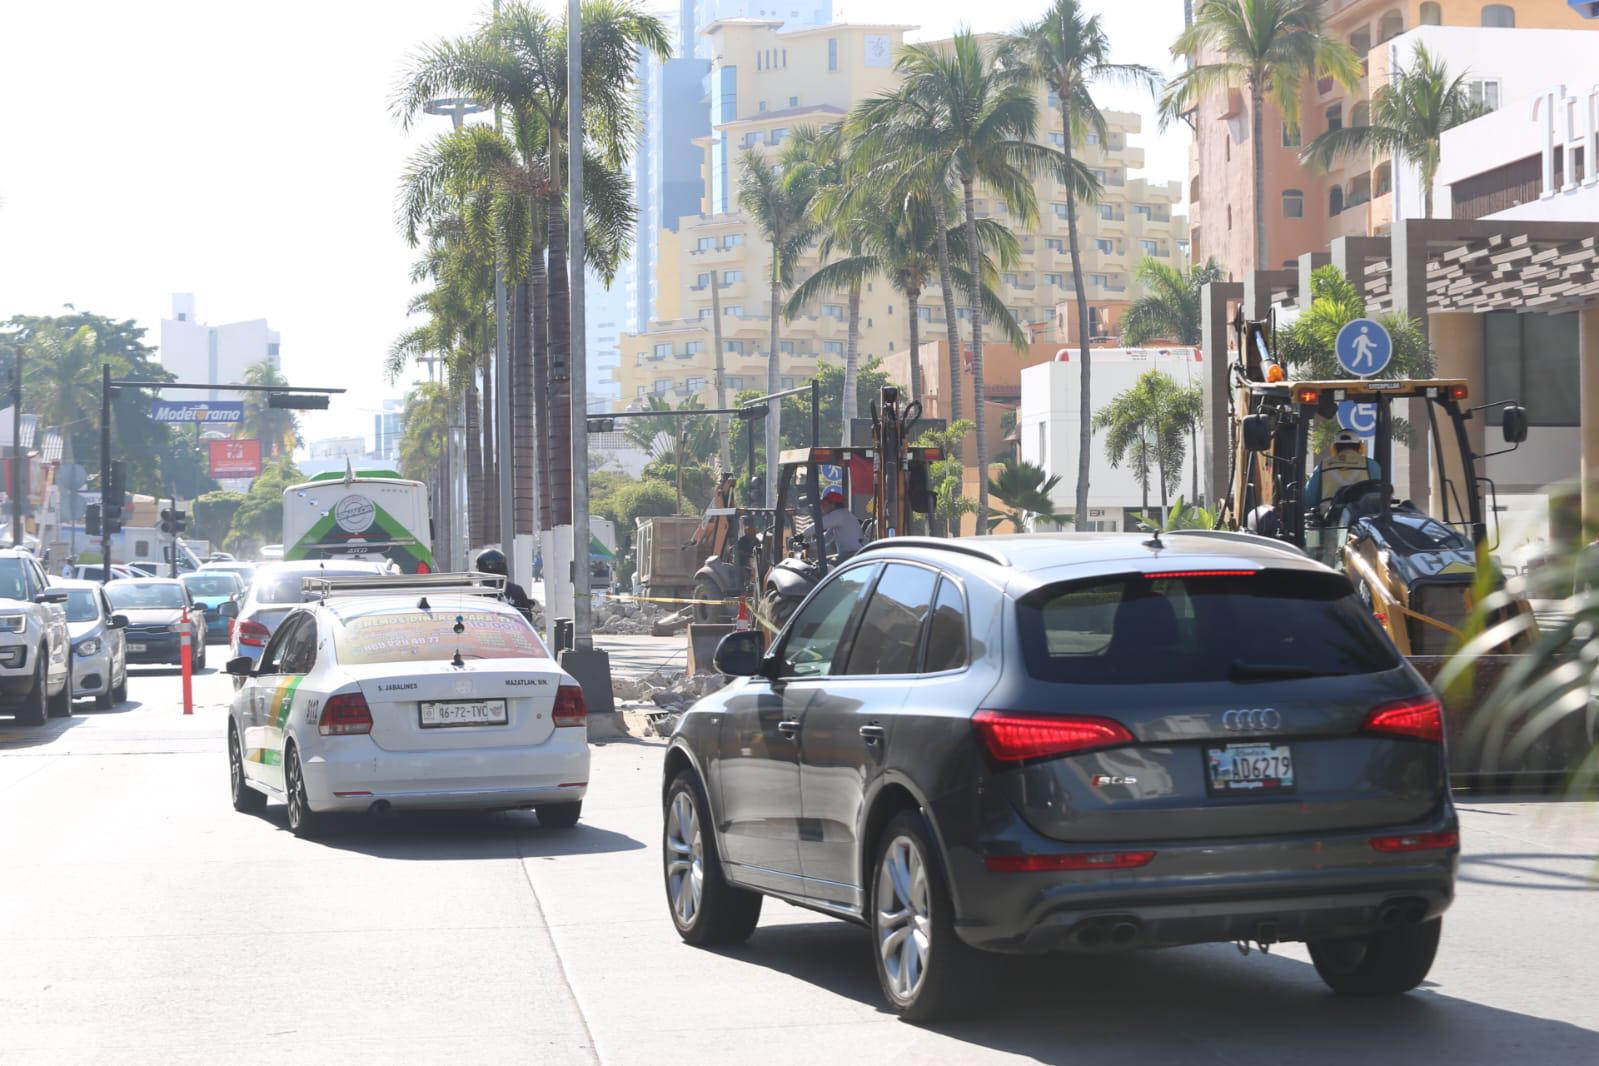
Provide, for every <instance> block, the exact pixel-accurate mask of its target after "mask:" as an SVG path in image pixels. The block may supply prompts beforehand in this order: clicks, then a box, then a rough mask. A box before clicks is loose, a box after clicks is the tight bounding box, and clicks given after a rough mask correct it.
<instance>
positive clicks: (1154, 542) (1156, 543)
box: [1144, 529, 1166, 551]
mask: <svg viewBox="0 0 1599 1066" xmlns="http://www.w3.org/2000/svg"><path fill="white" fill-rule="evenodd" d="M1144 547H1146V548H1153V549H1154V550H1155V551H1160V550H1161V549H1162V548H1164V547H1166V542H1165V541H1163V540H1161V539H1160V530H1158V529H1152V530H1150V531H1149V539H1148V540H1146V541H1144Z"/></svg>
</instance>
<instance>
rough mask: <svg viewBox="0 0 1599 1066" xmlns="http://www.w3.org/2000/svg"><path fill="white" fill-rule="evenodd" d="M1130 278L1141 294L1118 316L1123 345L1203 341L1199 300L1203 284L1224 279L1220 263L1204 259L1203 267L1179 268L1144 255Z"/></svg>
mask: <svg viewBox="0 0 1599 1066" xmlns="http://www.w3.org/2000/svg"><path fill="white" fill-rule="evenodd" d="M1133 275H1134V277H1136V278H1137V279H1138V282H1139V284H1141V285H1142V286H1143V287H1144V294H1143V295H1142V296H1140V297H1139V298H1138V299H1136V300H1134V301H1133V302H1132V303H1131V304H1130V305H1128V308H1127V313H1126V314H1125V315H1123V316H1122V321H1121V327H1122V343H1123V344H1126V345H1128V346H1129V347H1134V348H1136V347H1139V346H1141V345H1144V344H1147V343H1149V342H1150V341H1152V340H1157V339H1169V340H1172V341H1174V342H1176V343H1177V344H1192V345H1197V344H1201V343H1203V342H1204V322H1203V318H1202V314H1201V309H1202V306H1203V305H1202V304H1201V302H1200V301H1201V298H1202V296H1203V291H1204V288H1205V286H1206V285H1207V284H1209V283H1210V282H1213V281H1221V280H1223V279H1224V278H1226V277H1227V272H1226V271H1225V270H1223V269H1222V267H1221V264H1220V263H1218V262H1216V260H1215V259H1207V260H1206V261H1205V263H1204V265H1203V266H1191V267H1187V268H1183V267H1176V266H1172V265H1171V264H1169V263H1163V262H1161V261H1160V260H1158V259H1153V258H1151V257H1149V256H1147V255H1146V256H1145V257H1144V258H1142V259H1140V260H1139V261H1138V266H1137V267H1135V268H1134V270H1133Z"/></svg>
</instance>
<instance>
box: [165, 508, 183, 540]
mask: <svg viewBox="0 0 1599 1066" xmlns="http://www.w3.org/2000/svg"><path fill="white" fill-rule="evenodd" d="M187 528H189V516H188V515H187V514H185V513H184V512H182V511H175V510H173V509H172V508H167V509H166V510H164V511H162V512H161V532H162V533H165V534H166V535H167V536H169V537H172V536H176V535H177V534H179V533H182V532H183V531H184V530H185V529H187Z"/></svg>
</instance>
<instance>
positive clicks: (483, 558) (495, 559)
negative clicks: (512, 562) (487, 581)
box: [477, 548, 505, 577]
mask: <svg viewBox="0 0 1599 1066" xmlns="http://www.w3.org/2000/svg"><path fill="white" fill-rule="evenodd" d="M477 569H478V572H479V573H481V574H499V575H500V576H501V577H504V576H505V553H504V552H502V551H501V550H500V549H498V548H484V549H483V550H482V551H480V552H478V553H477Z"/></svg>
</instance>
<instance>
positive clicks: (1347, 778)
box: [662, 533, 1459, 1020]
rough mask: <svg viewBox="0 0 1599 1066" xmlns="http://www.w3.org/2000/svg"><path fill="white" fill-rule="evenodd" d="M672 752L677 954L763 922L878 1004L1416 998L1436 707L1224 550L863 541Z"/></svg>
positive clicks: (1445, 883)
mask: <svg viewBox="0 0 1599 1066" xmlns="http://www.w3.org/2000/svg"><path fill="white" fill-rule="evenodd" d="M717 664H718V667H719V668H720V669H721V670H722V672H724V673H726V674H730V675H735V678H736V679H735V680H734V681H733V682H732V683H731V684H730V685H728V686H727V687H726V688H724V689H722V690H721V691H719V692H716V693H714V694H713V695H711V696H708V697H706V698H705V699H703V700H701V701H700V702H699V703H697V704H695V705H694V706H693V707H692V708H691V709H690V710H689V711H688V712H687V713H686V714H685V715H684V716H683V718H682V720H681V722H680V723H679V725H678V727H677V729H676V731H675V733H674V735H673V737H672V740H671V743H670V746H669V748H668V750H667V755H666V760H665V777H664V782H663V801H664V814H665V818H664V822H665V824H664V828H663V840H662V851H663V862H664V868H665V869H664V873H665V881H666V895H667V902H668V905H669V909H670V912H671V916H672V921H673V922H674V923H675V924H676V926H677V930H678V932H679V934H680V935H681V936H682V938H683V939H684V940H686V941H688V942H689V943H691V944H698V945H711V944H719V943H729V942H734V941H739V940H743V939H744V938H746V937H748V936H749V935H750V933H751V931H752V930H753V929H754V927H755V925H756V922H757V921H758V920H759V916H760V909H761V902H762V899H763V898H764V897H765V896H776V897H779V898H781V899H783V900H786V901H788V902H790V903H795V904H798V905H800V906H803V907H809V908H812V909H815V910H817V911H821V912H824V913H826V914H831V915H835V916H837V917H840V918H844V919H847V920H849V921H853V922H858V923H860V924H862V925H865V926H867V927H868V928H869V929H870V930H871V933H872V936H873V937H874V940H875V943H876V946H877V950H876V951H874V952H873V956H874V958H875V959H876V966H877V974H878V978H879V980H880V982H881V984H882V988H883V994H884V997H885V999H886V1000H887V1002H888V1005H889V1007H890V1008H891V1009H892V1010H894V1011H896V1012H898V1013H900V1014H902V1015H903V1016H905V1017H906V1018H907V1019H911V1020H930V1019H934V1018H938V1017H941V1016H946V1015H948V1014H950V1013H951V1012H953V1011H955V1010H957V1009H959V1008H960V1007H961V1006H963V1005H964V1004H966V1003H967V1002H969V998H968V997H967V995H966V990H965V989H963V987H962V986H963V982H964V981H965V980H966V979H967V978H969V977H970V975H971V972H972V967H971V966H970V965H969V963H970V961H971V953H972V952H973V951H976V950H981V951H985V952H1002V953H1042V952H1055V951H1075V952H1104V951H1121V950H1128V949H1135V948H1154V947H1171V946H1176V945H1183V944H1197V943H1205V942H1212V941H1235V942H1243V943H1250V942H1254V943H1258V944H1261V945H1270V944H1272V943H1276V942H1281V941H1305V942H1307V944H1308V946H1309V950H1310V954H1311V958H1312V959H1313V961H1314V962H1315V966H1316V969H1317V971H1318V972H1319V973H1320V975H1321V976H1322V978H1323V980H1325V981H1326V983H1327V984H1328V985H1329V986H1331V987H1332V988H1333V989H1334V990H1336V991H1338V992H1341V993H1347V994H1353V995H1393V994H1398V993H1402V992H1406V991H1409V990H1410V989H1412V988H1414V987H1415V986H1416V985H1417V984H1419V983H1420V982H1421V980H1422V978H1423V977H1424V976H1425V975H1426V973H1427V970H1428V968H1429V967H1430V966H1431V964H1432V959H1433V955H1434V953H1435V952H1436V950H1437V946H1438V935H1439V929H1440V926H1441V918H1440V916H1441V915H1442V914H1443V912H1444V910H1445V909H1446V908H1447V907H1448V906H1449V904H1450V902H1451V900H1452V898H1453V895H1454V879H1455V872H1456V867H1457V864H1458V860H1459V833H1458V823H1457V821H1456V816H1455V811H1454V808H1453V807H1452V805H1451V803H1450V798H1449V789H1448V778H1447V771H1446V762H1445V757H1444V748H1443V723H1442V719H1441V710H1440V708H1439V705H1438V702H1437V700H1436V699H1435V698H1434V696H1433V694H1432V692H1431V691H1430V690H1429V688H1428V687H1427V685H1426V683H1425V682H1424V681H1423V680H1422V679H1421V677H1420V676H1419V675H1418V674H1417V673H1416V672H1415V671H1414V670H1413V669H1411V667H1410V666H1409V665H1408V664H1407V663H1406V662H1405V661H1404V660H1403V659H1402V658H1401V657H1400V656H1399V655H1398V654H1397V653H1396V652H1395V650H1394V648H1393V646H1392V644H1390V643H1389V641H1388V639H1387V637H1386V636H1385V635H1384V634H1383V633H1382V631H1381V630H1380V629H1379V628H1378V627H1377V625H1376V623H1375V622H1374V621H1373V619H1372V617H1371V615H1370V613H1369V609H1367V608H1365V607H1364V606H1363V605H1362V604H1361V602H1360V600H1359V598H1358V597H1357V595H1356V594H1355V592H1354V590H1353V589H1352V588H1351V586H1350V584H1349V582H1348V581H1347V580H1346V579H1345V578H1344V577H1342V576H1341V575H1339V574H1337V573H1335V572H1334V571H1332V570H1329V569H1327V568H1326V567H1324V566H1322V565H1320V564H1319V563H1316V562H1313V561H1312V560H1310V559H1309V558H1307V557H1306V556H1304V555H1303V554H1301V553H1299V552H1298V551H1297V550H1295V549H1293V548H1290V547H1287V546H1284V545H1280V544H1277V543H1274V542H1271V541H1266V540H1262V539H1260V538H1257V537H1253V536H1250V535H1248V534H1225V533H1200V534H1166V535H1164V536H1163V537H1162V538H1157V537H1153V536H1151V535H1148V534H1061V535H1033V536H1017V537H984V538H981V539H976V538H970V539H956V540H931V539H921V538H908V537H907V538H898V539H894V540H886V541H878V542H876V543H874V544H871V545H869V546H868V547H867V548H866V549H864V550H863V551H861V552H859V553H858V554H856V555H855V556H854V557H853V558H851V559H849V560H848V561H847V562H845V563H843V564H842V565H840V566H838V567H837V568H836V569H834V570H833V571H832V572H831V573H829V574H828V576H827V577H826V579H825V580H824V581H822V582H821V583H820V584H819V585H818V586H817V588H816V589H815V591H814V592H812V593H811V595H810V596H809V598H808V599H807V600H806V601H805V602H804V604H802V605H801V606H800V608H799V609H798V610H797V611H796V612H795V614H794V616H793V618H792V619H791V620H790V622H789V624H788V625H787V626H786V627H785V628H784V630H783V631H782V632H781V633H780V634H778V635H777V636H776V637H775V638H774V639H773V640H772V642H771V646H770V647H769V648H768V649H766V650H765V651H764V652H763V650H762V649H761V646H760V643H759V641H758V639H757V637H756V635H755V634H753V633H734V634H732V635H730V636H729V637H727V638H725V639H724V641H723V642H722V645H721V647H720V648H719V649H718V651H717Z"/></svg>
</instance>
